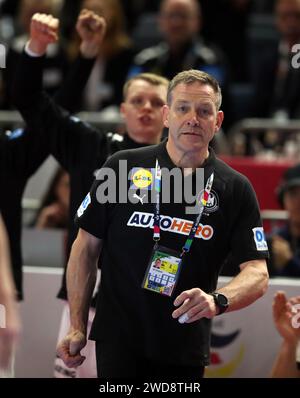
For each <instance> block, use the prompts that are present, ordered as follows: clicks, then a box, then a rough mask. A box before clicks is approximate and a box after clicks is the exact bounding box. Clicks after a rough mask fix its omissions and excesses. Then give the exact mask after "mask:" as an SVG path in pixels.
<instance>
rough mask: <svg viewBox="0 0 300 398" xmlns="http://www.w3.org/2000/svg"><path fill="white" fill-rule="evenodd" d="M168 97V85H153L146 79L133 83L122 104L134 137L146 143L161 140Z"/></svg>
mask: <svg viewBox="0 0 300 398" xmlns="http://www.w3.org/2000/svg"><path fill="white" fill-rule="evenodd" d="M166 98H167V87H166V86H163V85H159V86H153V85H152V84H150V83H148V82H146V81H144V80H135V81H133V82H132V83H131V85H130V86H129V88H128V93H127V96H126V98H125V101H124V102H123V103H122V104H121V113H122V115H123V118H124V121H125V124H126V128H127V132H128V135H129V136H130V137H131V138H132V139H134V140H135V141H137V142H140V143H145V144H154V143H158V142H159V141H160V138H161V134H162V130H163V127H164V124H163V118H162V107H163V106H164V104H165V103H166Z"/></svg>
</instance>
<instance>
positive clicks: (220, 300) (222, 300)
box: [217, 293, 228, 307]
mask: <svg viewBox="0 0 300 398" xmlns="http://www.w3.org/2000/svg"><path fill="white" fill-rule="evenodd" d="M217 300H218V303H219V305H221V306H222V307H227V305H228V300H227V297H226V296H224V294H220V293H219V294H218V297H217Z"/></svg>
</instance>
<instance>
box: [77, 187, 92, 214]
mask: <svg viewBox="0 0 300 398" xmlns="http://www.w3.org/2000/svg"><path fill="white" fill-rule="evenodd" d="M90 203H91V194H90V193H88V194H87V195H86V197H85V198H84V199H83V201H82V203H81V205H80V206H79V209H78V210H77V216H78V217H81V216H82V215H83V213H84V212H85V210H86V209H87V207H88V205H89V204H90Z"/></svg>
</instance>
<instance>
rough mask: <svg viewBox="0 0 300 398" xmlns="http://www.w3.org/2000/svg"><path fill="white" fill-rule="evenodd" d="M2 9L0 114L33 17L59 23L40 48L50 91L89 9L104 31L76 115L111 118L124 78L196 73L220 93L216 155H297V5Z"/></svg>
mask: <svg viewBox="0 0 300 398" xmlns="http://www.w3.org/2000/svg"><path fill="white" fill-rule="evenodd" d="M0 7H1V8H0V43H1V44H4V45H5V46H6V49H7V59H6V68H5V69H0V109H2V110H4V109H5V110H8V109H13V105H12V103H11V101H10V90H11V84H12V81H13V76H14V71H15V67H16V65H17V62H18V57H19V56H20V53H21V52H22V49H23V47H24V44H25V42H26V40H27V39H28V33H29V32H28V30H29V26H30V19H31V16H32V15H33V14H34V13H35V12H40V13H45V14H52V15H54V16H56V17H58V18H59V19H60V21H61V23H60V40H59V41H58V42H57V43H54V44H53V45H52V46H51V48H49V49H48V53H47V61H46V64H45V67H44V75H43V85H44V88H45V89H46V91H47V92H48V93H49V94H53V93H55V92H56V91H57V89H58V88H59V87H60V84H61V83H62V81H63V79H64V78H65V77H66V75H67V73H68V71H69V70H70V68H71V65H72V63H73V62H74V59H75V58H76V55H78V52H79V37H78V34H77V32H76V29H75V25H76V19H77V16H78V14H79V12H80V9H82V8H88V9H90V10H93V11H95V12H96V13H97V14H99V15H103V16H104V17H105V19H106V21H107V24H108V27H107V34H106V36H105V40H104V43H103V45H102V47H101V50H99V55H98V57H97V61H96V63H95V65H94V68H93V70H92V73H91V75H90V78H89V80H88V83H87V85H86V88H85V91H84V93H83V95H82V96H81V98H73V101H74V103H73V104H72V108H73V110H74V111H83V110H86V111H97V112H104V114H106V115H109V116H110V117H114V116H115V115H116V114H118V106H119V105H120V103H121V101H122V87H123V84H124V82H125V81H126V79H127V78H128V77H131V76H133V75H135V74H137V73H140V72H153V73H156V74H160V75H162V76H164V77H167V78H169V79H170V78H172V77H173V76H174V75H175V74H176V73H178V72H179V71H181V70H183V69H190V68H196V69H201V70H204V71H206V72H208V73H210V74H212V75H213V76H214V77H216V78H217V79H218V81H219V82H220V84H221V87H222V92H223V105H222V108H223V110H224V112H225V120H224V124H223V134H224V136H221V135H222V134H220V137H218V138H219V140H217V141H219V142H217V143H216V144H215V145H216V148H217V150H218V152H224V153H230V154H233V155H241V156H242V155H260V156H264V155H266V156H268V157H270V156H271V157H273V158H278V157H286V156H288V157H294V158H297V157H298V156H299V147H300V145H299V139H298V131H297V126H295V129H292V130H290V129H285V126H286V124H287V123H288V121H289V120H294V121H297V119H298V117H299V113H300V96H299V89H300V69H299V68H295V67H294V66H295V63H294V66H293V62H292V58H293V57H297V51H296V52H295V51H294V50H293V46H294V45H296V44H297V43H299V42H300V23H299V22H300V1H298V0H264V1H257V0H214V1H209V0H198V1H197V0H193V1H183V2H176V1H167V2H166V1H159V0H156V1H151V2H150V1H136V0H124V1H122V2H121V1H119V0H105V1H104V0H83V1H82V0H76V1H70V0H40V1H38V0H10V1H7V0H2V1H0ZM216 10H218V11H217V12H216ZM293 51H294V52H293ZM296 61H297V59H296V58H295V62H296ZM245 118H261V119H268V120H270V121H271V123H269V124H267V125H266V124H265V123H262V124H261V129H259V128H256V129H255V133H253V131H252V130H253V129H251V126H250V129H248V131H247V129H245V128H243V126H242V127H241V126H240V127H241V128H237V126H239V125H238V124H237V123H238V122H239V121H242V120H243V119H245ZM278 126H279V128H277V127H278Z"/></svg>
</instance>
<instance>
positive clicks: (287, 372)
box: [271, 292, 300, 378]
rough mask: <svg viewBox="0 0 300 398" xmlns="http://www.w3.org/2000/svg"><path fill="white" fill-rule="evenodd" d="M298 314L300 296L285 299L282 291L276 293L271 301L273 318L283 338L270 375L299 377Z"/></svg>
mask: <svg viewBox="0 0 300 398" xmlns="http://www.w3.org/2000/svg"><path fill="white" fill-rule="evenodd" d="M296 306H297V307H296ZM293 308H294V309H293ZM299 314H300V296H296V297H293V298H290V299H289V300H287V299H286V296H285V294H284V292H277V293H276V295H275V297H274V301H273V319H274V324H275V326H276V329H277V331H278V333H279V334H280V336H281V337H282V339H283V340H282V343H281V346H280V349H279V352H278V354H277V357H276V360H275V362H274V365H273V369H272V372H271V377H278V378H294V377H297V378H298V377H300V363H299V358H297V348H298V349H299V348H300V324H299V319H300V318H299ZM293 319H294V322H293Z"/></svg>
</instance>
